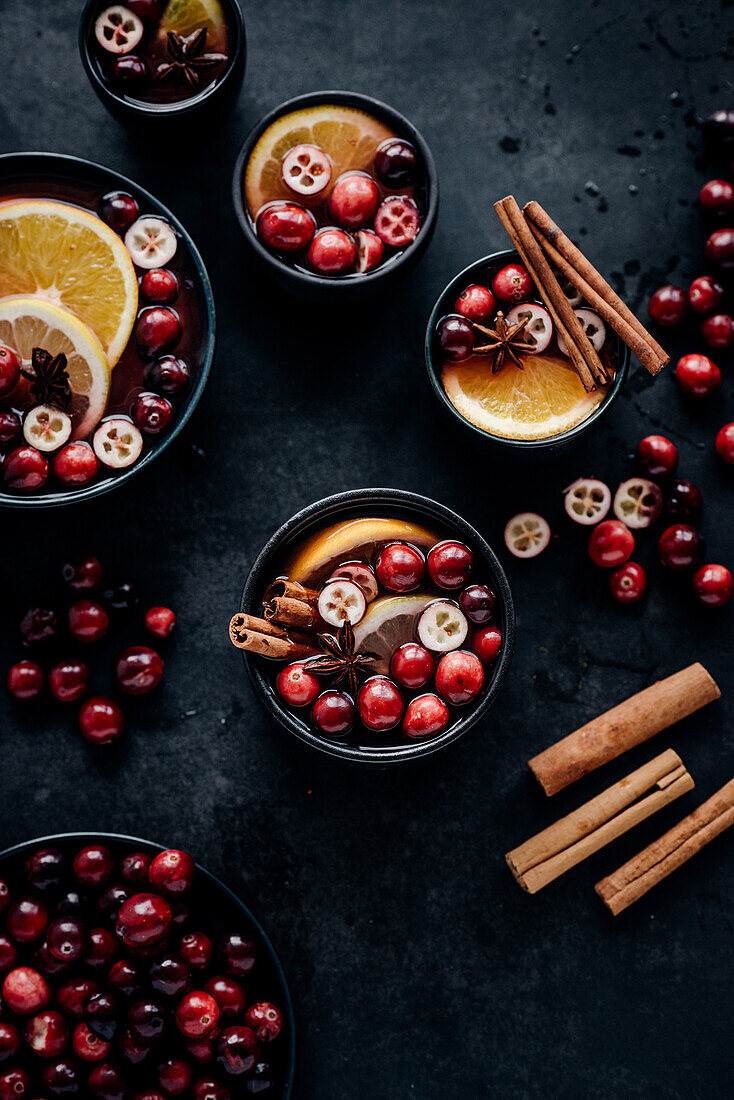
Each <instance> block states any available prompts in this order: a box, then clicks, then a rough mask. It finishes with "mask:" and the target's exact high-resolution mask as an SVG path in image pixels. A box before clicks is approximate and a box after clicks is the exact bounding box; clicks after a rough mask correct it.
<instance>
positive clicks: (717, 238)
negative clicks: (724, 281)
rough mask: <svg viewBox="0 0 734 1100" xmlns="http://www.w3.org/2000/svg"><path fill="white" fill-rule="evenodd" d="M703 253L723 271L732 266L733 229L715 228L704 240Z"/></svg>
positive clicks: (733, 255)
mask: <svg viewBox="0 0 734 1100" xmlns="http://www.w3.org/2000/svg"><path fill="white" fill-rule="evenodd" d="M704 254H705V256H706V259H707V260H708V261H709V262H710V263H712V264H717V265H718V266H719V267H721V268H723V269H724V270H725V271H728V270H730V269H731V268H732V267H734V229H715V230H714V232H713V233H712V234H711V236H710V237H709V239H708V240H707V241H706V247H705V249H704Z"/></svg>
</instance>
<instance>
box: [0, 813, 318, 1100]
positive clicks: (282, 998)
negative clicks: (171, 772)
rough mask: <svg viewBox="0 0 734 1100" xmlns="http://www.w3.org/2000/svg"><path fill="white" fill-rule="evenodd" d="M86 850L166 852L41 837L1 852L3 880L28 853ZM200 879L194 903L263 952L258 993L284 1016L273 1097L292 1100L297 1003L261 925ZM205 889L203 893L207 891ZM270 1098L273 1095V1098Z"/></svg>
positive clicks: (201, 873) (113, 841)
mask: <svg viewBox="0 0 734 1100" xmlns="http://www.w3.org/2000/svg"><path fill="white" fill-rule="evenodd" d="M88 844H104V845H106V846H107V847H108V848H109V849H110V850H111V852H112V854H113V855H116V856H119V857H122V855H123V854H127V853H128V852H130V851H142V852H148V853H150V854H151V855H152V856H155V855H157V854H158V852H162V851H164V845H161V844H154V843H153V842H152V841H150V840H141V839H140V838H138V837H133V836H126V835H123V834H120V833H92V832H80V833H55V834H53V835H52V836H42V837H37V838H36V839H35V840H25V841H23V843H22V844H15V845H13V847H12V848H6V849H5V850H4V851H3V852H0V878H2V879H3V881H7V882H8V883H11V882H12V879H13V878H14V877H15V876H16V875H17V876H18V877H19V876H20V875H22V873H23V865H24V863H25V860H26V858H27V856H28V855H29V854H30V852H32V851H34V850H35V849H36V848H58V849H59V850H60V851H61V852H62V853H63V854H64V855H67V854H71V853H75V852H76V851H77V850H78V849H79V848H80V847H85V846H86V845H88ZM196 874H197V877H198V879H199V882H200V886H199V888H198V890H197V887H196V885H195V886H194V889H193V891H192V893H193V899H192V900H193V902H194V905H195V904H196V899H197V897H198V896H199V895H200V896H201V906H202V909H203V910H205V911H206V913H207V914H208V915H209V916H211V917H212V918H213V920H214V922H215V923H216V925H217V926H219V925H221V932H222V933H223V932H224V930H225V926H229V920H230V918H231V920H232V922H233V923H235V922H237V921H238V920H244V921H245V922H246V926H247V928H248V929H249V930H250V931H251V932H252V934H253V938H254V940H255V943H256V944H257V946H258V948H260V958H259V960H258V965H257V973H258V979H257V984H258V987H259V988H261V989H262V991H263V994H264V992H265V991H266V990H277V995H278V998H279V1000H278V1002H277V1003H278V1007H279V1008H280V1010H281V1012H282V1013H283V1020H284V1025H285V1026H284V1029H283V1034H282V1035H281V1036H280V1037H279V1038H278V1040H277V1042H278V1044H281V1043H282V1046H283V1048H284V1050H283V1069H282V1074H281V1076H282V1091H281V1092H277V1091H276V1092H275V1093H273V1096H274V1097H275V1096H277V1097H278V1100H289V1098H290V1096H291V1094H292V1092H293V1077H294V1074H295V1065H296V1022H295V1017H294V1014H293V1002H292V1000H291V994H290V990H289V988H288V982H287V980H286V976H285V972H284V970H283V967H282V965H281V962H280V959H279V958H278V956H277V954H276V953H275V948H274V947H273V945H272V943H271V942H270V940H269V939H268V937H267V935H266V934H265V931H264V929H263V928H262V926H261V924H260V922H259V921H258V920H257V918H256V917H255V916H254V915H253V914H252V913H251V912H250V910H249V909H248V908H247V906H246V905H245V904H244V902H242V901H240V899H239V898H238V897H237V895H236V894H235V893H233V892H232V890H230V889H229V887H228V886H225V885H224V883H223V882H220V880H219V879H218V878H215V876H214V875H212V874H211V872H209V871H207V870H206V868H204V867H201V866H199V864H198V863H197V865H196ZM201 886H203V887H204V889H203V891H202V890H201ZM247 992H248V995H249V996H250V1000H251V1001H252V1000H255V999H257V995H256V994H255V993H254V991H253V990H252V989H251V988H250V986H249V985H248V990H247ZM269 1095H270V1094H269Z"/></svg>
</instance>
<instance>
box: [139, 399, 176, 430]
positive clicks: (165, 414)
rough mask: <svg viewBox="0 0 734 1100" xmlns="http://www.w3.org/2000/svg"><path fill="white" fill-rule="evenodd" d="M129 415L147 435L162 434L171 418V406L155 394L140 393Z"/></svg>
mask: <svg viewBox="0 0 734 1100" xmlns="http://www.w3.org/2000/svg"><path fill="white" fill-rule="evenodd" d="M130 415H131V416H132V418H133V420H134V421H135V423H136V424H137V426H138V427H139V428H140V430H141V431H143V432H146V433H147V434H148V435H159V434H160V432H164V431H165V430H166V428H167V427H168V425H169V424H170V423H171V420H172V418H173V405H172V404H171V402H170V401H168V400H167V399H166V398H165V397H159V396H158V394H157V393H141V394H140V395H139V396H138V398H137V400H136V401H135V404H134V405H133V407H132V409H131V410H130Z"/></svg>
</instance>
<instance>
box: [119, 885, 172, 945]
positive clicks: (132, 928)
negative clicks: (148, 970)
mask: <svg viewBox="0 0 734 1100" xmlns="http://www.w3.org/2000/svg"><path fill="white" fill-rule="evenodd" d="M170 927H171V907H170V905H169V904H168V902H167V901H166V900H165V899H164V898H161V897H158V895H157V894H134V895H133V896H132V897H131V898H128V900H127V901H125V902H123V904H122V905H121V906H120V912H119V913H118V914H117V935H118V936H119V937H120V939H122V940H123V942H124V943H126V944H127V945H128V947H148V946H150V945H151V944H156V943H160V942H161V940H163V939H165V937H166V935H167V934H168V929H169V928H170Z"/></svg>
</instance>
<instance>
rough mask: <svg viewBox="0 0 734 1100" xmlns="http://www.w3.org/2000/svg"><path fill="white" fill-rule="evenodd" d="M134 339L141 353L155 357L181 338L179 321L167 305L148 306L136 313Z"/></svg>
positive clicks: (148, 356)
mask: <svg viewBox="0 0 734 1100" xmlns="http://www.w3.org/2000/svg"><path fill="white" fill-rule="evenodd" d="M135 339H136V341H137V345H138V348H139V350H140V353H141V355H143V356H144V358H146V359H155V358H156V356H158V355H161V354H162V353H163V352H164V351H169V350H170V349H171V348H172V347H174V346H175V345H176V344H177V343H178V341H179V340H180V339H181V321H180V320H179V316H178V314H177V313H176V312H175V310H172V309H171V308H170V307H169V306H148V307H147V308H146V309H143V310H141V311H140V313H139V314H138V320H137V324H136V326H135Z"/></svg>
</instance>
